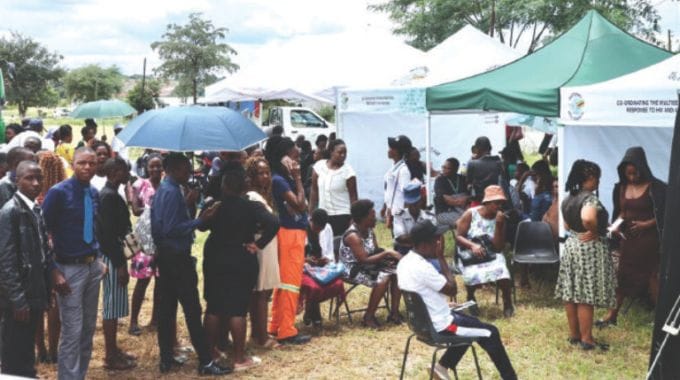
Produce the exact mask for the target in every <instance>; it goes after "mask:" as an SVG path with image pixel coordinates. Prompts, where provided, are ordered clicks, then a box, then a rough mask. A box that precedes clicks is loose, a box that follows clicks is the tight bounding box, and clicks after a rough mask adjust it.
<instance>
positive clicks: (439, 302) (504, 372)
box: [397, 221, 517, 380]
mask: <svg viewBox="0 0 680 380" xmlns="http://www.w3.org/2000/svg"><path fill="white" fill-rule="evenodd" d="M447 230H448V229H447V226H440V227H439V228H438V227H436V226H435V225H434V224H433V223H432V222H430V221H423V222H420V223H417V224H416V225H415V226H414V227H413V229H412V230H411V233H410V235H411V241H412V242H413V250H411V252H409V254H408V255H406V256H404V258H402V259H401V260H400V261H399V264H398V265H397V279H398V281H399V288H401V289H402V290H405V291H410V292H415V293H417V294H418V295H420V297H421V298H422V299H423V302H424V303H425V306H426V307H427V311H428V313H429V315H430V319H431V320H432V325H433V326H434V329H435V330H437V331H439V333H440V334H453V335H460V336H468V337H477V343H478V344H479V345H480V346H481V347H482V348H483V349H484V350H485V351H486V352H487V353H488V354H489V356H490V357H491V360H492V361H493V362H494V364H495V365H496V368H497V369H498V371H499V373H500V375H501V378H503V379H504V380H508V379H517V375H516V374H515V370H514V369H513V368H512V364H511V363H510V358H509V357H508V354H507V352H506V351H505V347H503V342H502V341H501V337H500V334H499V332H498V329H497V328H496V327H495V326H493V325H490V324H487V323H483V322H481V321H479V320H478V319H477V318H474V317H471V316H468V315H466V314H462V313H458V312H455V311H451V310H450V308H449V303H448V302H447V296H450V297H453V296H455V295H456V292H457V287H456V283H455V281H454V280H453V278H449V279H447V278H445V277H444V276H443V275H441V274H439V273H438V272H437V271H436V270H435V269H434V267H433V266H432V265H431V264H430V263H429V262H428V260H427V259H432V258H436V259H438V260H439V261H440V262H441V261H444V250H443V249H442V246H441V243H440V242H439V241H440V239H439V237H440V236H441V234H443V233H445V232H446V231H447ZM466 351H467V347H451V348H449V349H447V350H446V353H445V354H444V355H443V356H442V357H441V359H440V360H439V363H437V364H436V366H435V372H436V374H437V376H438V377H439V378H441V379H447V380H448V379H450V377H449V375H448V369H450V368H455V367H456V365H457V364H458V362H459V361H460V359H461V358H462V357H463V355H464V354H465V352H466Z"/></svg>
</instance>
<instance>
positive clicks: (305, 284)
mask: <svg viewBox="0 0 680 380" xmlns="http://www.w3.org/2000/svg"><path fill="white" fill-rule="evenodd" d="M305 262H306V265H305V272H304V273H303V274H302V286H301V287H300V301H301V302H304V303H305V314H304V317H303V319H302V320H303V321H304V323H305V325H308V326H309V325H310V324H312V325H314V327H317V328H318V327H321V309H320V307H319V303H321V302H323V301H326V300H329V299H331V298H335V297H340V298H341V299H344V298H345V286H344V285H343V282H342V278H340V276H337V277H336V278H335V279H333V280H331V281H330V282H328V283H326V284H324V285H322V284H321V283H319V281H317V280H315V279H314V277H313V276H312V275H311V274H310V273H308V272H309V271H311V270H312V267H323V268H325V269H326V270H328V271H329V272H334V271H337V266H336V265H335V254H334V253H333V228H332V227H331V224H330V223H329V222H328V213H327V212H326V210H324V209H316V210H314V212H312V217H311V218H310V221H309V227H308V228H307V249H306V257H305Z"/></svg>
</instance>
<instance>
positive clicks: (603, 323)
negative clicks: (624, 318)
mask: <svg viewBox="0 0 680 380" xmlns="http://www.w3.org/2000/svg"><path fill="white" fill-rule="evenodd" d="M610 326H616V319H598V320H597V321H595V327H597V328H598V329H604V328H607V327H610Z"/></svg>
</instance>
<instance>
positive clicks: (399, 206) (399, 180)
mask: <svg viewBox="0 0 680 380" xmlns="http://www.w3.org/2000/svg"><path fill="white" fill-rule="evenodd" d="M387 144H388V146H389V150H388V151H387V157H389V158H390V159H391V160H392V161H394V164H393V165H392V167H391V168H390V170H388V171H387V173H385V197H384V202H385V203H384V204H383V208H382V210H381V211H380V215H381V216H382V217H383V218H384V219H385V224H386V225H387V228H389V229H390V230H391V229H392V216H393V215H395V214H396V213H398V212H399V211H401V210H403V209H404V187H405V186H406V185H407V184H408V183H409V182H410V181H411V172H410V171H409V169H408V166H407V165H406V161H405V158H406V155H407V154H408V153H409V152H410V151H411V148H412V147H413V145H412V144H411V140H410V139H409V138H408V137H406V136H404V135H399V136H397V137H389V138H388V139H387Z"/></svg>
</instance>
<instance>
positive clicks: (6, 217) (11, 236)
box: [0, 161, 53, 377]
mask: <svg viewBox="0 0 680 380" xmlns="http://www.w3.org/2000/svg"><path fill="white" fill-rule="evenodd" d="M16 185H17V191H16V193H15V194H14V196H13V197H12V198H11V199H10V200H9V201H7V202H6V203H5V205H4V206H3V207H2V209H1V210H0V303H2V304H3V305H4V316H3V317H4V318H3V322H4V329H3V334H2V342H3V345H2V347H3V352H2V358H3V360H2V373H3V374H9V375H16V376H24V377H36V370H35V352H34V350H33V337H34V336H35V330H36V327H37V324H38V322H39V321H40V320H41V318H42V312H43V310H45V309H46V307H47V302H48V295H49V291H48V281H47V278H48V276H47V271H48V269H50V268H52V267H53V262H52V257H51V255H50V251H49V250H48V248H47V234H46V230H45V224H44V221H43V217H42V212H41V210H40V207H38V205H36V204H35V198H36V197H37V196H38V194H40V190H41V188H42V173H41V170H40V167H39V166H38V164H36V163H35V162H33V161H22V162H21V163H20V164H19V165H18V166H17V170H16Z"/></svg>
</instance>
